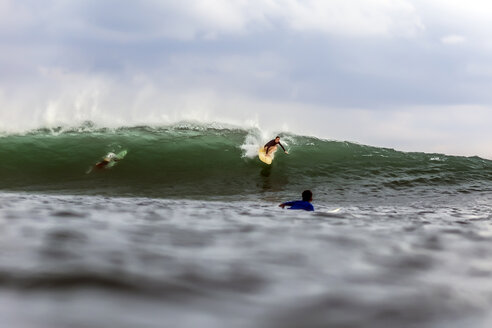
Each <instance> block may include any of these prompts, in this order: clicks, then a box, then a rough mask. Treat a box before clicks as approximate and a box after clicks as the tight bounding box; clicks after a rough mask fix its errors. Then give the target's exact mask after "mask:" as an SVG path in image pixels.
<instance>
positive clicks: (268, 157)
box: [258, 147, 273, 165]
mask: <svg viewBox="0 0 492 328" xmlns="http://www.w3.org/2000/svg"><path fill="white" fill-rule="evenodd" d="M258 158H259V159H260V161H262V162H263V163H265V164H268V165H270V164H272V161H273V154H270V155H267V154H266V153H265V148H264V147H261V148H260V149H259V150H258Z"/></svg>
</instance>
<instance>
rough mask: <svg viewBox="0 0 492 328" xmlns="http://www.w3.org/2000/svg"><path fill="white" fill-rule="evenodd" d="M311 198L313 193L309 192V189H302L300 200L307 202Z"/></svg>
mask: <svg viewBox="0 0 492 328" xmlns="http://www.w3.org/2000/svg"><path fill="white" fill-rule="evenodd" d="M311 198H313V193H312V192H311V190H304V191H303V192H302V200H303V201H306V202H309V201H310V200H311Z"/></svg>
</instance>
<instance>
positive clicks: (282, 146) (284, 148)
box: [278, 142, 288, 154]
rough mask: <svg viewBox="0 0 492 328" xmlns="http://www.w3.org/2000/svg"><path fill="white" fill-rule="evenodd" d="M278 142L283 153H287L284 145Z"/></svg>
mask: <svg viewBox="0 0 492 328" xmlns="http://www.w3.org/2000/svg"><path fill="white" fill-rule="evenodd" d="M278 144H279V145H280V147H282V149H283V150H284V153H286V154H288V152H287V151H286V150H285V148H284V146H283V145H282V144H281V143H280V142H279V143H278Z"/></svg>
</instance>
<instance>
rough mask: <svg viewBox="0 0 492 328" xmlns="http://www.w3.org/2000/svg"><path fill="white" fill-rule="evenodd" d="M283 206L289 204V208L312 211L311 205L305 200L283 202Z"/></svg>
mask: <svg viewBox="0 0 492 328" xmlns="http://www.w3.org/2000/svg"><path fill="white" fill-rule="evenodd" d="M284 205H285V206H290V207H289V210H305V211H314V207H313V205H312V204H311V203H310V202H308V201H305V200H295V201H293V202H286V203H284Z"/></svg>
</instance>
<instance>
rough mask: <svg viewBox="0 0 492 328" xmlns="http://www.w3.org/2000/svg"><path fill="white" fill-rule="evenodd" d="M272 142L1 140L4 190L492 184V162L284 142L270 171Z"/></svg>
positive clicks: (86, 130) (104, 135)
mask: <svg viewBox="0 0 492 328" xmlns="http://www.w3.org/2000/svg"><path fill="white" fill-rule="evenodd" d="M275 134H277V133H275ZM275 134H274V135H267V134H265V133H264V132H263V131H261V130H259V129H257V128H251V129H244V128H240V127H237V126H231V125H221V124H207V125H204V124H197V123H193V122H181V123H178V124H174V125H170V126H135V127H120V128H116V129H109V128H104V127H97V126H95V125H94V124H92V123H90V122H87V123H85V124H83V125H82V126H79V127H72V128H66V127H65V128H62V127H59V128H51V129H38V130H34V131H30V132H28V133H25V134H13V135H4V136H2V137H0V158H2V161H1V162H0V181H1V182H2V184H1V189H3V190H27V191H49V192H55V193H64V192H70V193H84V194H87V193H88V194H94V193H95V194H111V195H115V194H117V195H130V196H135V195H138V196H157V197H165V198H172V197H175V196H179V197H187V196H189V197H198V198H200V197H206V196H226V195H258V194H262V193H265V192H270V191H272V192H288V193H296V194H297V193H298V192H299V191H300V189H317V188H318V190H320V189H319V188H322V189H323V188H324V189H323V190H325V191H326V192H333V190H338V192H343V191H344V190H347V189H351V191H352V192H356V191H357V190H361V191H365V192H367V191H368V190H369V191H371V192H373V191H380V190H386V189H389V190H395V189H396V190H405V189H411V188H415V187H420V186H423V187H425V186H432V187H436V186H439V187H443V188H446V187H448V186H456V188H457V189H461V190H470V188H468V186H473V188H474V189H477V186H478V189H482V190H483V188H485V187H486V186H484V183H485V184H487V183H489V182H490V181H491V180H492V176H491V175H490V172H491V169H492V162H491V161H488V160H485V159H482V158H479V157H458V156H447V155H443V154H427V153H416V152H413V153H406V152H400V151H396V150H394V149H388V148H378V147H371V146H366V145H360V144H355V143H350V142H344V141H330V140H324V139H319V138H316V137H309V136H299V135H294V134H291V133H281V132H279V133H278V134H279V135H280V136H281V138H282V143H283V144H284V146H285V147H286V148H287V149H288V151H289V155H284V154H282V153H281V152H279V153H278V154H277V156H276V158H275V160H274V162H273V164H272V165H271V166H267V165H265V164H263V163H261V162H260V161H259V160H258V158H257V151H258V148H259V147H261V146H262V145H263V144H264V143H265V142H267V141H268V140H269V139H271V138H273V137H274V136H275ZM123 150H126V151H127V155H126V157H125V158H124V159H123V160H121V161H120V162H118V163H117V164H116V165H115V166H114V167H112V168H111V169H102V170H97V169H96V170H92V171H91V170H89V169H90V168H91V167H93V165H94V164H95V163H96V162H98V161H100V160H101V158H102V157H104V156H105V155H106V154H107V153H109V152H114V153H118V152H120V151H123ZM437 158H438V159H439V160H437ZM88 171H91V173H90V174H86V172H88ZM301 191H302V190H301Z"/></svg>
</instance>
